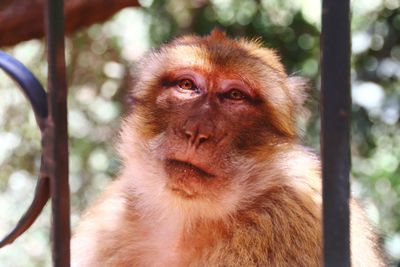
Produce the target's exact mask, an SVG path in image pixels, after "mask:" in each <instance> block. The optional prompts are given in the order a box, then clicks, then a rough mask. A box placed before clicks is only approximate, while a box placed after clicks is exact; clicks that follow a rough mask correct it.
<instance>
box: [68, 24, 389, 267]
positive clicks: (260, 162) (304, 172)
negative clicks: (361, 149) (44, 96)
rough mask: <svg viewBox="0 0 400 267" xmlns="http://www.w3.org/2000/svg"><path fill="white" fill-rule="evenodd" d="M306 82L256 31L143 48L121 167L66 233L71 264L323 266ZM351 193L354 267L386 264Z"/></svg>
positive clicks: (125, 129) (104, 266) (89, 266)
mask: <svg viewBox="0 0 400 267" xmlns="http://www.w3.org/2000/svg"><path fill="white" fill-rule="evenodd" d="M304 87H305V86H304V82H303V80H302V79H300V78H298V77H288V75H287V74H286V72H285V69H284V67H283V66H282V64H281V62H280V59H279V56H278V55H277V54H276V53H275V52H274V51H273V50H271V49H268V48H265V47H263V46H262V45H261V42H260V41H258V40H247V39H237V40H233V39H230V38H228V37H226V36H225V34H224V33H222V32H220V31H218V30H214V31H213V32H212V33H211V35H209V36H206V37H198V36H184V37H181V38H177V39H175V40H174V41H172V42H171V43H169V44H165V45H163V46H161V47H160V48H159V49H157V50H155V51H153V52H151V53H150V54H148V55H147V56H145V57H144V58H143V60H142V61H141V64H140V66H139V67H138V70H137V78H136V81H135V85H134V86H133V88H132V91H131V94H132V96H133V98H134V99H135V101H134V102H135V107H134V110H133V112H132V113H131V114H129V115H127V116H126V118H124V120H123V125H122V130H121V136H120V143H119V145H118V148H119V153H120V157H121V159H122V163H123V166H122V167H121V171H120V175H119V177H118V179H117V180H115V181H114V182H113V183H112V184H111V185H110V186H109V187H108V188H107V190H106V191H105V193H104V194H103V195H102V196H101V197H100V199H99V200H98V201H97V203H96V204H95V205H94V206H93V207H91V208H90V209H89V211H88V212H87V213H86V215H85V216H84V219H83V221H82V223H81V225H80V226H79V228H78V230H77V232H76V234H75V236H74V238H73V240H72V266H74V267H78V266H79V267H100V266H101V267H114V266H126V267H131V266H132V267H133V266H140V267H142V266H143V267H152V266H157V267H158V266H166V267H167V266H168V267H169V266H171V267H175V266H177V267H184V266H199V267H200V266H210V267H214V266H221V267H222V266H224V267H233V266H238V267H239V266H240V267H246V266H272V267H274V266H277V267H281V266H282V267H286V266H288V267H295V266H296V267H298V266H300V267H301V266H304V267H312V266H322V233H321V232H322V230H321V229H322V225H321V224H322V222H321V204H322V197H321V178H320V174H321V173H320V161H319V159H318V157H317V156H316V155H315V154H314V153H313V152H312V151H311V150H310V149H308V148H306V147H304V146H302V145H301V144H300V143H299V138H298V135H297V134H296V128H297V127H296V115H297V114H298V113H299V112H300V111H301V109H302V104H303V101H304V99H305V93H304ZM376 244H377V242H376V237H375V235H374V233H373V231H372V230H371V227H370V226H369V224H368V223H367V220H366V218H365V216H364V215H363V212H362V211H361V209H360V208H359V207H358V206H357V204H356V203H355V202H354V201H353V200H351V255H352V266H356V267H368V266H374V267H376V266H383V265H384V263H383V261H382V260H381V257H380V253H379V251H378V249H377V245H376Z"/></svg>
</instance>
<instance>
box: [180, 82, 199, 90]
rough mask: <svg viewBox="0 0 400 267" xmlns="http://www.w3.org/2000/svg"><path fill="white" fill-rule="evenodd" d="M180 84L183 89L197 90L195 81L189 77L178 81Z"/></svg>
mask: <svg viewBox="0 0 400 267" xmlns="http://www.w3.org/2000/svg"><path fill="white" fill-rule="evenodd" d="M178 86H179V88H181V89H183V90H195V89H196V86H195V84H194V83H193V81H191V80H189V79H182V80H180V81H179V82H178Z"/></svg>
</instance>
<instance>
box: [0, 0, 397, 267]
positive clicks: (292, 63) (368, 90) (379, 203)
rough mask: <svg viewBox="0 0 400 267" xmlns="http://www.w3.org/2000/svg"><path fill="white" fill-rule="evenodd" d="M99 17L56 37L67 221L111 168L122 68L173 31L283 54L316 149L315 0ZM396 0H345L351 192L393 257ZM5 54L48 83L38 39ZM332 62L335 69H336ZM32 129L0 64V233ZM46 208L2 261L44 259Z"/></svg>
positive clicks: (22, 201) (12, 217) (28, 179)
mask: <svg viewBox="0 0 400 267" xmlns="http://www.w3.org/2000/svg"><path fill="white" fill-rule="evenodd" d="M139 2H140V4H141V7H140V8H126V9H124V10H122V11H121V12H119V13H118V14H117V15H115V16H114V17H113V18H112V19H110V20H109V21H107V22H106V23H103V24H95V25H92V26H91V27H89V28H85V29H83V30H80V31H78V32H76V33H74V34H72V35H70V36H68V37H67V38H66V62H67V74H68V84H69V97H68V107H69V113H68V119H69V124H68V128H69V136H70V139H69V140H70V157H69V158H70V187H71V194H72V195H71V202H72V203H71V204H72V217H71V219H72V227H73V229H74V227H75V226H76V225H77V222H78V220H79V217H80V215H81V213H82V210H83V209H84V208H85V207H86V206H87V205H88V203H90V202H92V201H93V200H94V199H95V197H96V196H97V195H98V193H99V192H100V191H101V190H102V189H103V188H104V187H105V186H106V185H107V183H109V182H110V181H111V180H112V179H113V177H114V176H115V174H116V172H117V171H118V165H119V162H118V159H117V157H116V153H115V150H114V145H113V144H114V143H115V140H116V139H117V135H118V128H119V124H120V115H121V113H122V112H123V111H124V109H125V108H126V104H124V96H125V94H126V92H127V86H128V84H129V83H127V80H129V79H128V78H127V77H128V76H129V69H130V68H131V67H132V66H134V65H135V64H136V63H137V62H138V61H139V60H140V58H141V56H142V55H143V54H144V53H146V51H148V50H149V49H151V48H152V47H154V46H156V45H158V44H160V43H162V42H166V41H168V40H170V39H171V38H173V37H174V36H177V35H180V34H182V33H189V32H190V33H193V32H194V33H199V34H207V33H209V32H210V30H211V29H212V28H213V27H215V26H219V27H220V28H222V29H224V30H225V31H226V32H227V33H228V34H229V35H230V36H248V37H254V36H261V37H262V39H263V40H264V42H265V44H266V45H267V46H269V47H273V48H275V49H276V50H277V51H278V52H279V53H281V54H282V58H283V61H284V63H285V66H286V67H287V70H288V72H289V73H294V74H297V75H302V76H305V77H308V78H309V79H310V81H311V84H312V90H310V94H311V97H310V100H309V101H308V103H307V104H308V106H309V108H310V110H311V111H312V112H310V115H309V116H308V117H307V118H305V119H302V120H301V125H302V128H303V133H302V136H303V139H304V141H305V142H306V143H307V144H308V145H310V146H312V147H314V148H315V149H316V150H319V140H318V138H319V137H318V134H319V121H318V96H319V80H318V79H319V78H318V75H319V71H320V69H319V34H320V6H319V3H318V1H315V0H303V1H301V0H291V1H283V0H281V1H280V0H265V1H255V0H245V1H244V0H212V1H204V0H192V1H179V0H164V1H162V0H141V1H139ZM399 7H400V0H363V1H353V3H352V31H353V34H352V52H353V58H352V95H353V123H352V127H353V128H352V165H353V166H352V175H353V179H352V191H353V194H354V195H355V196H356V197H357V198H359V199H360V201H361V203H362V205H363V206H364V208H365V210H366V212H367V214H368V216H369V218H370V219H371V221H372V223H373V224H374V225H375V226H376V228H377V229H378V231H379V232H380V234H381V237H382V240H381V241H382V248H383V249H384V251H385V252H386V254H387V256H388V258H389V259H390V262H391V263H392V265H393V266H396V264H398V262H399V261H400V199H399V196H400V165H399V161H400V131H399V129H400V127H399V125H400V122H399V103H400V82H399V77H400V9H399ZM5 51H6V52H8V53H10V54H12V55H13V56H14V57H16V58H17V59H19V60H20V61H22V62H23V63H24V64H25V65H26V66H27V67H28V68H29V69H30V70H31V71H32V72H33V73H34V74H35V75H36V76H37V77H38V78H39V80H40V81H41V82H42V84H43V85H44V86H45V87H46V78H47V73H46V72H47V66H46V60H45V47H44V45H43V40H31V41H27V42H23V43H20V44H18V45H16V46H15V47H8V48H5ZM337 67H338V68H340V66H337ZM39 160H40V132H39V130H38V128H37V127H36V124H35V120H34V116H33V113H32V111H31V109H30V106H29V103H28V102H27V100H26V99H25V98H24V96H23V95H22V94H21V92H20V91H19V89H18V88H17V87H16V86H15V84H14V83H13V82H12V81H11V80H10V79H9V78H8V77H7V76H6V75H5V74H4V73H3V72H0V218H1V219H0V235H1V236H3V235H5V234H6V233H7V232H8V231H9V230H11V228H12V227H13V226H14V225H15V223H16V222H17V220H18V218H19V217H20V216H21V215H22V213H23V212H24V210H25V209H26V208H27V207H28V205H29V203H30V202H31V200H32V197H33V190H34V185H35V183H36V181H37V173H38V168H39ZM49 228H50V211H49V205H48V206H47V207H46V209H45V212H44V213H43V214H42V215H41V216H40V217H39V219H38V221H37V222H36V223H35V224H34V225H33V226H32V227H31V229H29V230H28V231H27V233H26V234H24V235H23V236H22V237H20V238H19V239H18V240H17V241H16V242H15V243H14V244H13V245H11V246H8V247H6V248H4V249H1V250H0V266H1V267H16V266H17V267H19V266H21V267H25V266H29V267H31V266H40V267H42V266H50V265H51V255H50V243H49Z"/></svg>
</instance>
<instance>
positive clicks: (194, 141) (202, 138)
mask: <svg viewBox="0 0 400 267" xmlns="http://www.w3.org/2000/svg"><path fill="white" fill-rule="evenodd" d="M210 135H211V134H209V133H205V132H200V131H199V130H198V129H197V130H194V129H186V130H185V137H186V139H187V140H188V141H189V143H190V144H191V145H194V146H196V147H198V146H199V145H201V144H202V143H204V142H206V141H207V140H208V139H209V138H210Z"/></svg>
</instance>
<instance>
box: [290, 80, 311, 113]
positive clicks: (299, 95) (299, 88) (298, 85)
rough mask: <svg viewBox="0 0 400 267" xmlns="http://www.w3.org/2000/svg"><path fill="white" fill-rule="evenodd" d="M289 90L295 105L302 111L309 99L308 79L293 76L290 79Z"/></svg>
mask: <svg viewBox="0 0 400 267" xmlns="http://www.w3.org/2000/svg"><path fill="white" fill-rule="evenodd" d="M288 89H289V94H290V98H291V100H292V101H293V103H294V105H295V106H296V107H297V108H299V109H301V108H302V106H303V104H304V102H305V101H306V100H307V97H308V90H309V81H308V79H306V78H303V77H299V76H291V77H289V78H288Z"/></svg>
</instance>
